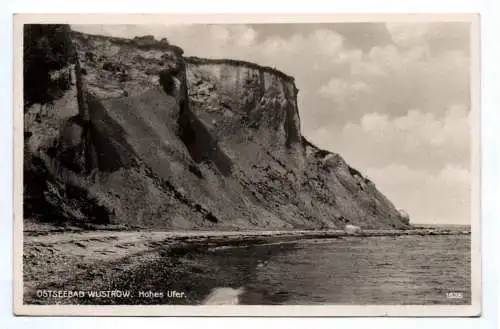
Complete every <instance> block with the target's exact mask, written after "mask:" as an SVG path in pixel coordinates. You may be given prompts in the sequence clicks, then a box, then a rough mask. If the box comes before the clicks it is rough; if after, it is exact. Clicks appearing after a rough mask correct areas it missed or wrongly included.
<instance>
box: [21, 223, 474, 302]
mask: <svg viewBox="0 0 500 329" xmlns="http://www.w3.org/2000/svg"><path fill="white" fill-rule="evenodd" d="M469 234H470V231H468V230H467V229H460V230H457V229H446V228H418V229H412V230H363V231H361V232H358V233H354V234H348V233H346V232H344V231H342V230H325V231H249V232H237V231H232V232H213V231H183V232H172V231H163V232H159V231H104V230H101V231H73V232H51V231H47V232H41V231H40V230H38V231H36V232H35V231H31V232H30V231H27V232H26V231H25V236H24V255H23V259H24V287H25V289H24V301H25V303H28V304H188V305H193V304H194V305H196V304H201V303H205V302H207V301H209V302H210V303H237V302H241V300H242V297H241V296H244V298H243V299H245V298H246V300H247V303H252V298H253V299H254V300H259V302H264V303H266V300H265V298H264V297H262V296H261V297H256V293H255V291H254V292H252V291H251V289H250V290H248V288H242V287H243V286H244V285H245V283H248V281H251V280H250V279H249V277H248V275H249V271H250V272H253V271H255V270H260V269H263V268H267V267H268V266H269V263H266V261H267V262H269V261H273V262H275V261H276V260H277V261H278V262H279V261H280V260H281V259H282V258H283V256H281V255H280V256H277V257H276V258H273V259H272V260H269V259H268V258H269V255H271V254H273V253H275V252H282V254H284V255H285V256H286V255H287V253H288V254H289V253H290V251H291V250H293V249H294V248H295V247H296V246H297V245H299V246H300V245H301V244H304V243H305V244H307V245H311V243H315V244H318V242H322V243H326V244H328V245H331V244H332V243H335V244H336V245H337V247H335V248H337V249H338V247H340V246H344V245H349V244H350V243H352V241H375V242H376V244H377V243H379V242H380V241H384V240H387V239H392V240H390V241H386V244H387V245H388V246H389V247H390V246H391V245H392V244H394V245H397V241H398V239H399V240H401V239H406V240H408V241H413V240H415V239H417V240H418V239H420V240H421V239H422V238H424V237H426V238H427V239H429V241H435V240H436V238H439V237H441V240H442V238H446V237H447V238H448V239H449V238H453V239H455V237H467V238H468V236H469ZM433 239H434V240H433ZM417 240H415V241H417ZM401 241H405V240H401ZM425 243H428V242H425ZM376 244H375V245H376ZM369 245H373V242H369ZM256 248H257V249H256ZM371 248H372V247H371V246H370V248H369V249H371ZM255 250H258V251H257V255H258V257H251V258H250V259H246V260H245V256H246V255H247V254H248V252H250V251H253V252H255ZM400 252H401V254H402V255H404V254H405V253H404V251H403V250H402V251H400ZM235 253H236V254H235ZM349 253H352V250H349V251H345V254H349ZM231 254H232V255H236V256H234V257H233V263H230V264H225V263H224V262H222V263H221V260H223V259H230V257H229V255H231ZM263 255H264V256H265V257H263ZM228 257H229V258H228ZM335 257H338V256H335ZM462 258H463V257H462ZM313 261H314V260H313ZM332 261H334V262H335V259H332ZM240 262H241V264H240ZM296 262H297V263H298V264H300V259H296ZM242 269H243V270H242ZM308 271H309V270H308V269H304V272H308ZM320 279H321V278H318V280H320ZM318 282H320V281H318ZM218 289H219V290H218ZM220 289H222V292H221V290H220ZM224 289H226V290H224ZM245 290H246V295H245V293H244V291H245ZM221 294H222V296H223V297H222V302H221V297H220V296H221ZM252 294H253V295H252ZM265 294H266V292H263V293H261V294H260V295H263V296H265ZM238 295H240V298H239V299H235V298H237V297H236V296H238ZM257 295H258V296H260V295H259V294H257ZM279 295H280V293H278V294H277V296H278V297H276V296H274V297H272V298H271V297H270V300H267V303H275V302H276V303H280V297H279ZM252 296H253V297H252ZM262 298H264V300H263V299H262ZM273 298H274V299H273ZM276 298H277V301H276V300H275V299H276ZM282 298H284V296H282ZM282 302H285V301H284V300H283V301H282Z"/></svg>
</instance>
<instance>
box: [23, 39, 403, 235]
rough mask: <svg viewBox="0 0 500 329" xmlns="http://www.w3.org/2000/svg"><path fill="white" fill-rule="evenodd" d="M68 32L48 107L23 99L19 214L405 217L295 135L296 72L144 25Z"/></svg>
mask: <svg viewBox="0 0 500 329" xmlns="http://www.w3.org/2000/svg"><path fill="white" fill-rule="evenodd" d="M47 33H51V32H50V31H48V32H47ZM68 35H69V38H70V39H71V47H72V54H73V55H72V57H71V58H68V59H67V60H66V61H65V62H64V63H63V65H59V66H58V67H55V68H54V69H52V70H51V72H52V74H53V73H54V72H53V71H57V72H59V73H61V72H63V71H64V72H66V73H65V74H67V75H68V76H70V77H71V79H70V80H71V81H70V82H71V83H70V86H69V87H68V88H67V89H66V90H64V91H63V92H61V96H60V97H59V98H58V99H54V100H51V101H50V109H49V110H48V111H46V112H43V113H41V112H40V104H39V103H37V102H35V103H33V104H31V103H30V104H27V106H26V110H25V136H26V139H25V142H26V147H25V177H30V179H29V180H25V191H26V193H25V209H31V210H30V211H29V212H25V215H26V216H28V217H30V218H33V219H36V220H46V221H47V220H50V218H54V217H53V216H52V217H51V215H48V213H49V212H47V211H44V209H48V208H50V209H51V211H52V212H55V213H58V217H57V218H59V221H60V222H65V221H67V222H71V223H75V222H78V223H87V222H89V221H92V222H96V223H101V224H102V223H108V224H113V223H115V224H122V225H126V226H129V227H143V228H186V229H187V228H197V227H199V228H209V227H214V228H218V229H272V228H302V229H303V228H306V229H317V228H343V227H344V226H345V225H346V224H347V225H357V226H360V227H362V228H388V227H393V228H405V227H408V223H407V222H405V221H404V219H403V218H402V216H401V215H400V213H399V212H398V211H397V210H396V209H395V207H394V206H393V205H392V204H391V202H390V201H389V200H387V199H386V198H385V197H384V196H383V195H382V194H381V193H380V192H379V191H378V190H377V189H376V187H375V186H374V184H373V183H372V182H370V181H369V180H367V179H366V178H364V177H363V175H362V174H361V173H360V172H358V171H357V170H355V169H353V168H351V167H350V166H349V165H348V164H347V163H345V161H344V160H343V159H342V158H341V157H340V155H338V154H334V153H331V152H328V151H325V150H321V149H319V148H317V147H315V146H314V145H313V144H311V143H309V142H308V141H307V140H306V139H305V138H304V137H303V136H301V132H300V118H299V111H298V107H297V92H298V91H297V88H296V87H295V83H294V79H293V78H292V77H290V76H288V75H286V74H284V73H282V72H279V71H277V70H275V69H273V68H269V67H261V66H259V65H257V64H254V63H248V62H242V61H235V60H209V59H201V58H193V57H183V53H182V50H181V49H180V48H178V47H176V46H173V45H170V44H168V42H167V41H166V40H161V41H157V40H154V38H151V37H142V38H136V39H132V40H127V39H120V38H109V37H103V36H92V35H85V34H82V33H77V32H70V33H69V34H68ZM68 72H69V73H68ZM32 78H33V77H30V76H29V75H25V80H29V79H32ZM42 107H43V106H42ZM27 159H29V161H28V160H27ZM35 181H37V182H42V183H43V184H42V185H37V186H36V187H35V185H36V184H35V183H34V182H35ZM75 191H77V192H75ZM33 200H37V201H36V202H37V204H39V206H38V207H31V206H32V205H33V202H34V201H33ZM40 204H42V205H41V206H40ZM32 208H33V209H32ZM402 219H403V220H402Z"/></svg>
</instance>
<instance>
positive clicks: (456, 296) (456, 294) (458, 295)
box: [446, 292, 464, 299]
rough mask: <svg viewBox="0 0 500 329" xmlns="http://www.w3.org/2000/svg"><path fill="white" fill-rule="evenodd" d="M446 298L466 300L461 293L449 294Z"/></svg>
mask: <svg viewBox="0 0 500 329" xmlns="http://www.w3.org/2000/svg"><path fill="white" fill-rule="evenodd" d="M446 297H447V298H450V299H462V298H464V294H463V293H461V292H447V293H446Z"/></svg>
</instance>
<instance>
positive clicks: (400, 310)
mask: <svg viewBox="0 0 500 329" xmlns="http://www.w3.org/2000/svg"><path fill="white" fill-rule="evenodd" d="M24 17H27V18H30V17H31V18H33V17H34V18H35V19H36V16H23V18H24ZM49 17H50V21H51V22H64V23H69V22H71V23H72V24H76V23H80V24H82V23H84V24H90V23H92V22H93V20H94V18H95V22H96V23H101V22H102V21H103V18H102V16H101V17H98V16H88V15H87V16H81V15H76V16H75V15H71V16H67V15H63V16H60V15H50V16H49ZM158 17H159V16H158ZM192 17H193V15H188V16H175V18H179V19H180V20H182V22H186V19H187V18H192ZM247 17H248V15H231V16H230V17H228V16H220V15H217V16H209V17H207V16H204V15H202V16H198V15H197V16H195V20H196V22H204V23H206V22H225V23H229V22H237V21H238V20H240V19H243V20H245V18H247ZM337 17H339V16H337ZM391 17H392V18H394V17H395V16H391V15H389V16H387V15H382V16H381V15H377V16H376V19H375V20H383V21H387V20H390V19H392V18H391ZM422 17H423V16H418V15H410V16H404V17H403V18H404V19H405V20H421V19H422ZM425 17H426V20H428V18H429V16H425ZM474 17H477V16H474ZM68 18H69V19H70V21H68ZM124 18H125V17H124V16H120V17H119V19H124ZM170 18H172V17H170ZM259 18H260V20H259V22H268V21H273V22H276V21H279V22H287V21H288V22H289V21H293V22H297V21H302V22H307V21H311V18H316V19H319V20H324V21H332V19H331V18H332V16H331V15H321V16H317V15H315V16H314V17H313V16H308V15H300V16H298V15H296V14H295V15H280V16H279V18H278V20H276V19H275V18H276V17H274V18H271V17H270V16H266V17H263V16H259ZM322 18H324V19H322ZM395 18H396V19H398V20H400V19H401V18H402V16H399V15H398V16H396V17H395ZM443 18H444V19H448V20H462V19H465V20H469V19H470V18H471V16H470V15H466V16H464V15H451V16H450V15H448V14H446V15H445V14H438V15H432V20H436V19H439V20H440V19H443ZM135 19H137V22H136V21H135ZM158 19H159V20H158V21H157V22H165V20H164V18H163V17H162V18H158ZM254 19H255V16H254V15H252V22H254V21H255V20H254ZM360 20H362V21H369V20H374V17H373V16H370V15H362V16H361V17H360V16H359V15H353V14H351V15H345V16H342V18H341V21H360ZM105 21H106V23H113V19H111V20H110V17H109V16H107V17H106V20H105ZM126 21H127V22H128V23H139V24H140V23H141V22H142V23H146V22H147V23H150V24H151V23H152V21H155V20H154V19H153V20H152V19H151V17H146V16H135V17H134V20H133V21H131V20H130V17H127V20H126ZM169 21H171V22H173V21H175V19H174V18H172V19H169ZM315 21H316V20H315ZM336 21H338V20H336ZM44 22H46V21H45V20H44ZM121 22H123V21H121ZM473 23H474V24H475V25H477V24H478V20H477V19H474V21H473ZM474 36H476V38H472V39H473V42H474V43H475V44H474V47H476V48H474V47H473V50H474V49H479V48H478V47H477V44H478V42H479V39H478V38H477V36H478V35H477V33H475V34H474ZM478 55H479V54H478V53H477V54H476V55H474V52H473V59H474V58H475V60H473V64H474V67H475V70H474V73H475V74H473V75H472V76H473V77H474V79H473V81H475V82H476V83H474V84H473V86H474V87H475V88H473V93H472V95H473V96H472V99H473V113H475V115H474V116H473V118H474V119H473V123H474V127H475V128H477V129H478V128H479V119H480V118H479V111H478V109H479V76H478V74H477V73H478V72H479V70H478V69H479V61H478V59H479V56H478ZM15 60H16V61H17V62H19V61H20V60H19V56H16V57H15ZM17 64H18V63H16V65H17ZM16 67H19V66H16ZM16 72H22V71H19V70H16ZM16 78H18V77H16ZM16 85H17V87H19V86H20V84H19V79H16ZM16 95H18V93H16ZM17 101H18V102H17V104H16V105H17V106H19V100H18V99H17ZM20 113H22V111H15V114H16V117H15V122H19V121H18V119H19V116H20V115H19V114H20ZM21 122H22V115H21ZM21 127H22V125H21ZM473 130H474V134H473V136H472V138H473V142H474V143H473V153H474V155H475V156H474V157H473V161H472V165H473V168H475V169H476V170H473V172H474V174H477V177H479V171H478V169H479V138H478V137H479V130H475V129H473ZM19 135H20V137H21V139H19ZM19 141H21V145H22V129H21V130H17V131H16V143H17V142H19ZM19 149H20V148H18V147H17V148H16V149H15V152H16V153H15V159H16V162H15V168H22V164H21V166H19V162H17V160H19V159H21V160H22V148H21V153H19ZM20 156H21V157H20ZM18 173H19V170H17V171H16V176H15V177H16V182H19V181H20V180H19V178H22V177H20V175H19V174H18ZM21 174H22V172H21ZM474 183H475V184H474V186H473V188H472V190H473V193H474V199H475V200H473V203H474V204H473V207H472V208H473V210H474V214H473V219H477V222H476V223H473V230H472V250H473V266H472V269H473V278H474V280H473V281H472V284H473V292H474V294H473V300H474V301H476V302H478V301H479V300H480V294H476V293H477V292H478V291H479V289H478V288H480V280H479V281H478V280H476V278H478V279H480V257H479V253H480V251H479V246H480V241H479V234H480V230H479V216H478V215H479V198H478V196H479V193H478V192H479V187H480V182H479V179H477V180H476V181H474ZM15 187H16V186H15ZM16 188H19V186H17V187H16ZM19 195H20V194H19V189H17V190H16V191H15V196H19ZM15 205H16V209H18V210H19V207H18V206H19V199H16V200H15ZM474 205H475V206H474ZM16 213H17V214H19V212H16ZM19 224H20V225H21V229H22V221H19V220H17V221H15V233H16V234H17V235H15V243H16V249H15V250H16V251H18V250H19V248H17V246H22V243H21V244H20V245H19V242H20V239H19V236H18V233H19V230H18V228H19ZM476 224H477V225H476ZM21 232H22V231H21ZM21 239H22V234H21ZM21 242H22V241H21ZM17 256H19V255H18V254H17V253H16V258H15V260H16V263H15V269H16V270H18V269H19V266H18V265H19V262H18V260H19V257H17ZM478 265H479V266H478ZM474 271H476V272H475V273H474ZM16 274H17V275H18V274H19V273H16ZM17 277H19V276H17ZM21 277H22V276H21ZM16 282H17V280H16ZM16 286H17V285H16ZM15 295H18V294H15ZM21 296H22V294H21ZM19 307H21V308H19ZM26 307H27V306H20V305H19V303H17V304H16V310H17V311H20V313H23V314H26V313H25V312H24V311H28V312H29V313H30V314H48V313H46V312H49V313H50V314H51V315H56V314H68V313H67V312H68V311H70V308H71V307H62V306H57V307H55V306H50V307H43V306H30V308H32V307H34V308H33V309H31V310H28V309H26ZM415 307H417V308H419V310H417V309H415ZM456 307H458V308H460V309H457V308H456ZM456 307H455V306H446V307H443V306H437V307H434V306H423V307H422V306H389V307H388V306H362V307H361V306H319V307H316V306H299V307H289V306H283V307H281V306H278V307H274V306H273V307H269V306H257V307H252V306H249V307H247V306H237V307H235V306H230V307H226V306H221V307H213V306H212V307H209V306H199V307H198V306H189V307H183V306H176V307H175V310H173V308H174V307H171V306H170V307H164V306H162V307H136V306H134V307H132V308H133V309H135V310H138V309H141V314H144V315H158V314H159V313H158V312H160V313H161V314H162V315H187V314H186V313H184V312H186V311H187V312H188V313H189V315H222V314H224V315H233V316H241V315H248V314H249V313H247V312H248V311H251V312H252V313H253V314H254V315H257V314H258V315H277V316H286V315H297V312H299V313H300V314H302V315H306V316H332V315H333V316H336V315H338V316H347V315H363V316H368V315H381V316H382V315H389V316H394V315H398V316H415V315H417V314H415V313H418V315H420V316H435V315H444V316H454V315H455V316H456V315H476V314H478V312H479V307H480V305H479V303H475V304H474V306H471V307H468V306H465V307H464V306H456ZM125 308H127V307H126V306H119V307H99V309H96V310H93V309H92V307H88V308H87V307H82V306H77V309H78V315H92V314H95V315H97V314H99V315H104V314H103V313H102V312H104V313H105V314H106V315H118V314H122V311H123V310H124V309H125ZM167 308H168V310H166V311H168V312H167V313H165V309H167ZM209 308H212V310H210V309H209ZM183 309H185V310H183ZM195 309H197V310H199V312H198V311H195ZM143 310H144V311H143ZM172 310H173V311H174V312H173V313H171V311H172ZM272 310H274V311H272ZM31 311H33V312H35V313H31ZM212 311H214V312H216V314H215V313H213V312H212ZM60 312H63V313H60ZM96 312H97V313H96ZM143 312H145V313H143ZM254 312H256V313H257V314H256V313H254ZM18 313H19V312H18ZM71 313H72V314H75V313H73V312H71ZM126 313H128V312H126ZM133 313H134V314H127V315H138V314H137V311H134V312H133ZM146 313H147V314H146ZM193 313H194V314H193ZM457 313H460V314H457Z"/></svg>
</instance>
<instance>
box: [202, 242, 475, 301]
mask: <svg viewBox="0 0 500 329" xmlns="http://www.w3.org/2000/svg"><path fill="white" fill-rule="evenodd" d="M214 261H215V262H216V263H217V268H218V269H219V272H218V275H217V280H216V281H217V282H214V284H215V286H216V287H214V289H213V290H212V294H211V295H210V296H216V295H217V293H218V292H223V293H222V295H226V297H229V299H228V300H231V301H233V302H231V303H234V304H246V305H314V304H320V305H328V304H341V305H349V304H352V305H376V304H379V305H388V304H397V305H432V304H446V305H453V304H462V305H463V304H470V303H471V293H470V290H471V282H470V281H471V280H470V278H471V274H470V273H471V254H470V235H427V236H419V235H413V236H392V237H388V236H386V237H363V238H360V237H344V238H342V239H317V240H302V241H298V242H294V243H285V244H270V245H258V246H251V247H237V248H219V249H216V250H214V251H213V252H212V256H211V262H212V263H213V262H214ZM217 289H219V290H217ZM231 292H233V293H234V294H235V295H236V296H230V295H231ZM210 296H209V298H208V299H206V303H208V304H210V303H212V301H213V299H212V298H211V297H210ZM218 297H219V298H220V297H221V296H218ZM222 298H223V299H224V296H222ZM222 303H224V302H222Z"/></svg>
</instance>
